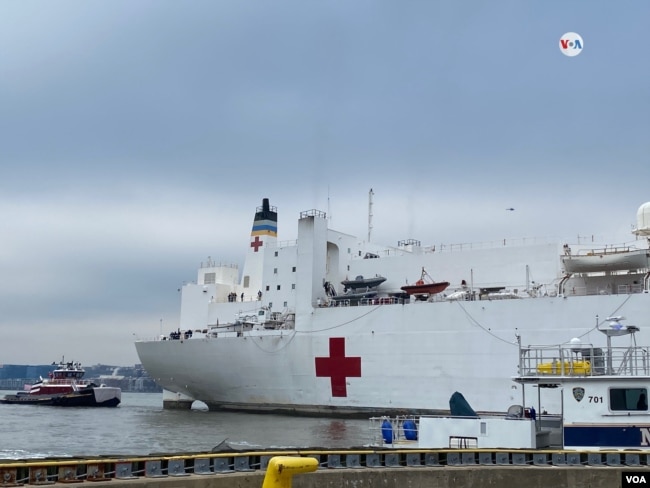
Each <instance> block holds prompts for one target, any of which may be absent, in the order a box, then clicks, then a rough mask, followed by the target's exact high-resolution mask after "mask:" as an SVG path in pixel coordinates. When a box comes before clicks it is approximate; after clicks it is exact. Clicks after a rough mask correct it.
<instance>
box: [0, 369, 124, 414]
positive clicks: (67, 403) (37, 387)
mask: <svg viewBox="0 0 650 488" xmlns="http://www.w3.org/2000/svg"><path fill="white" fill-rule="evenodd" d="M53 364H55V363H53ZM84 374H86V371H85V370H84V369H83V368H82V367H81V363H75V362H67V363H66V362H64V361H63V360H61V362H60V363H59V364H58V366H57V367H56V369H54V370H53V371H51V372H50V373H49V374H48V378H42V377H41V379H40V381H38V382H37V383H35V384H33V385H31V386H29V387H28V386H27V385H26V386H25V388H26V391H19V392H17V393H16V394H15V395H7V396H5V397H4V398H2V399H0V403H5V404H7V403H8V404H20V405H55V406H60V407H116V406H118V405H119V404H120V402H121V400H122V390H121V389H120V388H116V387H111V386H105V385H99V386H97V385H96V384H95V383H92V382H90V381H88V380H84V379H83V376H84ZM27 388H29V390H27Z"/></svg>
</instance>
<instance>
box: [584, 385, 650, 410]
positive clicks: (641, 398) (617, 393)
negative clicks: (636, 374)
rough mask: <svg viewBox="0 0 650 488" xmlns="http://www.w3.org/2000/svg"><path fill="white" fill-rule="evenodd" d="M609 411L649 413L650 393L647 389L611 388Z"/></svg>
mask: <svg viewBox="0 0 650 488" xmlns="http://www.w3.org/2000/svg"><path fill="white" fill-rule="evenodd" d="M594 398H595V397H594ZM609 409H610V410H613V411H621V410H633V411H637V412H638V411H643V412H647V411H648V391H647V389H646V388H610V389H609Z"/></svg>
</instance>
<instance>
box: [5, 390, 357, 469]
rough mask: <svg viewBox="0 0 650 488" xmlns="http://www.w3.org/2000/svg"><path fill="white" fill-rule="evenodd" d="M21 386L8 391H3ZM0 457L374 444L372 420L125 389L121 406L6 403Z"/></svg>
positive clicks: (337, 446) (128, 454)
mask: <svg viewBox="0 0 650 488" xmlns="http://www.w3.org/2000/svg"><path fill="white" fill-rule="evenodd" d="M12 393H15V391H0V397H3V396H4V395H6V394H12ZM0 419H2V422H0V459H27V458H40V457H66V456H108V455H119V456H130V455H145V454H153V453H172V452H205V451H211V450H212V449H213V448H215V446H217V445H219V444H220V443H222V442H224V441H225V443H226V444H227V445H228V446H230V447H232V448H235V449H244V450H249V449H259V448H291V447H295V448H306V447H323V448H345V447H353V446H362V445H364V444H368V442H369V439H370V432H369V422H368V421H366V420H359V419H354V420H352V419H351V420H342V419H326V418H307V417H292V416H280V415H271V414H262V415H259V414H249V413H232V412H210V411H208V410H207V408H201V405H200V404H199V405H195V407H194V408H193V409H192V410H164V409H163V408H162V394H161V393H122V403H121V404H120V406H118V407H116V408H93V407H76V408H66V407H50V406H39V405H0Z"/></svg>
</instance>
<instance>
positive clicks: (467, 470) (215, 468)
mask: <svg viewBox="0 0 650 488" xmlns="http://www.w3.org/2000/svg"><path fill="white" fill-rule="evenodd" d="M276 456H295V457H308V458H312V459H314V460H315V461H316V463H317V468H318V469H317V470H316V471H315V472H313V473H303V474H299V475H296V476H295V479H293V483H292V484H291V486H293V487H295V488H317V487H322V486H337V487H339V486H340V487H358V486H382V487H385V488H393V487H394V488H402V487H404V486H409V487H412V488H428V487H431V486H436V487H439V488H457V487H472V488H482V487H494V486H499V487H502V488H508V487H519V486H527V487H531V488H536V487H539V488H543V487H548V486H571V487H572V488H587V487H589V488H600V487H602V488H611V487H612V486H621V480H622V479H623V476H624V475H625V473H630V474H632V473H635V474H638V473H647V476H648V480H649V481H650V454H647V453H641V452H633V451H584V452H581V451H561V450H485V449H483V450H478V449H477V450H471V449H445V450H412V449H405V450H397V449H387V450H335V451H334V450H292V451H260V452H223V453H196V454H179V455H152V456H143V457H133V458H108V457H97V458H92V459H91V458H89V459H79V458H69V459H68V458H66V459H30V460H16V461H3V462H0V487H13V486H20V485H44V484H48V485H62V484H70V483H75V484H76V485H77V486H95V487H100V486H112V487H113V488H122V487H123V488H129V487H134V488H135V487H143V486H144V487H154V486H156V487H169V488H173V487H192V488H222V487H223V488H226V487H231V486H238V487H239V488H249V487H250V488H260V487H261V486H262V483H263V481H264V477H265V474H266V471H267V469H269V463H271V460H272V458H274V457H276ZM310 462H312V461H310ZM360 483H362V485H360Z"/></svg>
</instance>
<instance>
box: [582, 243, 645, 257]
mask: <svg viewBox="0 0 650 488" xmlns="http://www.w3.org/2000/svg"><path fill="white" fill-rule="evenodd" d="M641 250H642V249H641V248H638V247H636V246H629V245H621V246H618V245H613V246H610V247H607V246H606V247H601V248H594V249H580V250H579V251H578V252H577V253H576V254H574V256H600V255H608V254H622V253H628V252H631V251H641Z"/></svg>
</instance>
